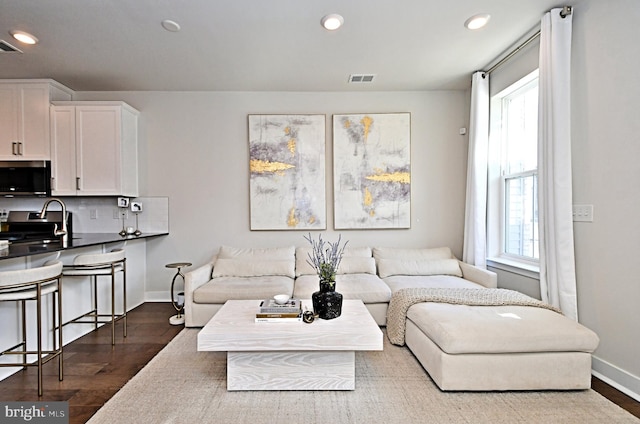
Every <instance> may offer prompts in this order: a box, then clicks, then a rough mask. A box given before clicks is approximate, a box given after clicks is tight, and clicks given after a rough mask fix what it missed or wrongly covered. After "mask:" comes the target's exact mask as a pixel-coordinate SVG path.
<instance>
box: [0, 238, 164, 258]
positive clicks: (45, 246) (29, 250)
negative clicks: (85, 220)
mask: <svg viewBox="0 0 640 424" xmlns="http://www.w3.org/2000/svg"><path fill="white" fill-rule="evenodd" d="M168 234H169V233H148V234H145V233H143V234H141V235H139V236H135V235H127V236H121V235H119V234H117V233H73V234H72V236H71V237H69V239H68V240H67V243H66V246H65V245H63V243H62V242H61V241H60V240H59V239H54V240H46V241H42V240H33V241H18V242H12V243H10V244H9V247H7V248H5V249H2V250H0V260H2V259H10V258H20V257H24V256H32V255H39V254H43V253H55V252H60V251H65V250H69V249H77V248H81V247H89V246H97V245H102V244H108V243H118V242H125V241H130V240H141V239H148V238H152V237H159V236H166V235H168Z"/></svg>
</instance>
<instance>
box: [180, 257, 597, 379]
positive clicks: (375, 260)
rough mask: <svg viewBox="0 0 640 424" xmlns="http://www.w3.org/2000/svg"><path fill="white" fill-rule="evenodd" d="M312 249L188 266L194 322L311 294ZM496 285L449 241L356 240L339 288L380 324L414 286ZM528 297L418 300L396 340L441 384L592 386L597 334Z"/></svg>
mask: <svg viewBox="0 0 640 424" xmlns="http://www.w3.org/2000/svg"><path fill="white" fill-rule="evenodd" d="M308 252H309V248H304V247H298V248H295V247H281V248H267V249H239V248H233V247H228V246H223V247H221V248H220V250H219V252H218V253H217V255H216V256H214V257H213V259H212V260H211V261H210V262H209V263H207V264H205V265H203V266H201V267H199V268H196V269H194V270H193V271H190V272H188V273H186V274H185V315H186V326H187V327H201V326H204V325H205V324H206V323H207V322H208V321H209V320H210V319H211V317H212V316H213V315H214V314H215V313H216V312H217V310H218V309H219V308H220V307H221V306H222V305H223V304H224V302H226V301H227V300H231V299H263V298H268V297H271V296H273V295H276V294H280V293H286V294H289V295H291V296H294V297H296V298H301V299H304V298H310V297H311V294H312V293H313V292H315V291H317V290H318V277H317V275H316V273H315V270H314V269H313V268H312V267H311V266H310V265H309V264H308V263H307V262H306V260H307V258H308ZM496 287H497V276H496V274H495V273H493V272H490V271H486V270H483V269H480V268H477V267H474V266H471V265H469V264H466V263H464V262H461V261H459V260H457V259H456V258H455V256H454V255H453V254H452V252H451V250H450V249H449V248H448V247H443V248H435V249H402V248H379V247H376V248H373V249H371V248H368V247H362V248H349V249H346V250H345V255H344V257H343V259H342V262H341V265H340V267H339V274H338V275H337V278H336V290H337V291H338V292H340V293H342V294H343V296H344V298H345V299H361V300H362V301H363V303H364V304H365V306H366V307H367V308H368V309H369V311H370V313H371V315H372V316H373V317H374V319H375V320H376V322H377V323H378V324H379V325H381V326H383V325H387V324H388V323H389V324H390V323H391V322H390V321H387V319H388V318H389V317H392V316H394V314H392V313H391V310H390V308H389V304H390V302H391V303H393V301H394V300H397V299H398V298H401V297H402V296H404V295H406V293H407V292H411V293H414V292H417V293H419V294H422V293H423V292H428V293H431V292H433V291H438V290H445V291H446V290H449V291H465V292H466V291H471V292H474V293H473V294H481V296H484V295H489V294H491V295H492V296H493V295H496V296H497V295H500V294H502V293H501V292H500V290H501V289H497V288H496ZM507 292H510V294H518V295H520V296H524V295H522V294H520V293H517V292H515V293H514V292H511V291H507ZM524 297H525V298H527V299H530V300H531V303H532V304H534V305H531V304H526V305H522V304H518V303H505V304H471V305H469V304H456V303H455V302H450V303H446V301H444V303H443V301H441V300H435V301H434V300H426V301H419V302H416V303H415V304H411V306H408V308H407V310H406V312H405V314H404V315H403V319H402V320H401V322H402V323H403V325H404V327H403V330H404V332H403V340H402V343H397V344H404V343H406V345H407V347H408V348H409V349H410V350H411V351H412V352H413V354H414V355H415V356H416V358H417V359H418V360H419V361H420V363H421V364H422V365H423V367H424V368H425V369H426V371H427V372H428V373H429V374H430V375H431V377H432V379H433V380H434V382H435V383H436V384H437V385H438V386H439V387H440V388H441V389H442V390H483V391H486V390H543V389H544V390H546V389H552V390H567V389H587V388H589V387H590V381H591V353H592V352H593V351H594V350H595V349H596V347H597V346H598V343H599V339H598V337H597V335H596V334H595V333H593V332H592V331H591V330H589V329H588V328H586V327H584V326H582V325H581V324H579V323H577V322H575V321H573V320H571V319H569V318H566V317H564V316H563V315H562V314H560V313H558V312H554V311H552V310H549V309H545V308H543V307H540V306H539V305H536V304H535V303H536V302H538V303H539V304H542V302H540V301H537V300H535V299H531V298H529V297H528V296H524ZM525 303H526V302H525ZM394 306H395V305H394ZM543 306H548V305H543ZM388 312H389V314H388ZM387 315H389V317H388V316H387ZM389 319H390V318H389ZM397 322H400V321H398V320H395V321H394V323H397ZM394 326H396V327H397V325H395V324H394ZM388 330H391V328H388ZM388 333H389V335H390V339H391V331H388ZM392 342H394V341H393V340H392Z"/></svg>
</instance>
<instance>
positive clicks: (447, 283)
mask: <svg viewBox="0 0 640 424" xmlns="http://www.w3.org/2000/svg"><path fill="white" fill-rule="evenodd" d="M383 280H384V282H385V283H386V284H387V285H388V286H389V288H390V289H391V291H392V292H396V291H398V290H400V289H409V288H414V287H416V288H422V287H425V288H449V287H452V288H480V287H482V286H481V285H480V284H476V283H474V282H472V281H469V280H465V279H464V278H460V277H454V276H452V275H394V276H392V277H386V278H384V279H383Z"/></svg>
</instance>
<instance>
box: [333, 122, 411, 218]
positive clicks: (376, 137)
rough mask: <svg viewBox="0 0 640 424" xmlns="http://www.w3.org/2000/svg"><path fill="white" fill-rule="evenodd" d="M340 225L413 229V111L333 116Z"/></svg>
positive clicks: (335, 193)
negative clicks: (411, 227)
mask: <svg viewBox="0 0 640 424" xmlns="http://www.w3.org/2000/svg"><path fill="white" fill-rule="evenodd" d="M333 184H334V226H335V228H336V229H360V228H363V229H364V228H366V229H374V228H381V229H383V228H410V226H411V114H410V113H372V114H349V115H333Z"/></svg>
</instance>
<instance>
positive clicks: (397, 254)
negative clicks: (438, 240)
mask: <svg viewBox="0 0 640 424" xmlns="http://www.w3.org/2000/svg"><path fill="white" fill-rule="evenodd" d="M373 257H374V258H376V260H379V259H403V260H415V261H417V260H423V261H431V260H435V259H453V258H455V256H453V252H451V249H450V248H448V247H435V248H415V249H412V248H395V247H374V248H373Z"/></svg>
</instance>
